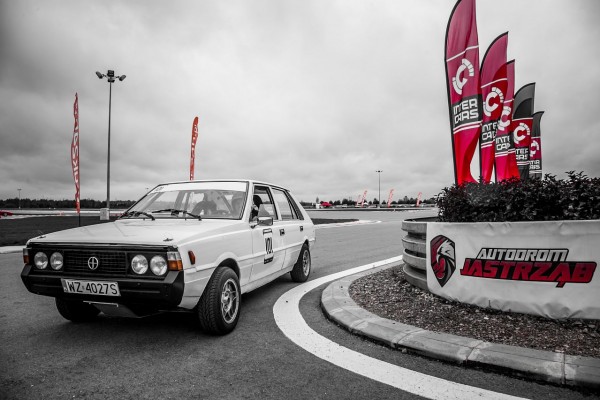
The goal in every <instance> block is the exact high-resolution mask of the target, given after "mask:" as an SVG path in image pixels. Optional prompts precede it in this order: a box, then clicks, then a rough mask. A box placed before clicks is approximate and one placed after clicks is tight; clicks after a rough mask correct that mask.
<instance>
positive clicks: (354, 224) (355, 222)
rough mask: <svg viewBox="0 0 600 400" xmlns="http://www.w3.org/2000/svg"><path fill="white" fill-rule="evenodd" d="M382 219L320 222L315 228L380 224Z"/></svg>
mask: <svg viewBox="0 0 600 400" xmlns="http://www.w3.org/2000/svg"><path fill="white" fill-rule="evenodd" d="M380 223H381V221H373V220H369V219H359V220H358V221H352V222H337V223H332V224H319V225H315V229H327V228H338V227H340V226H356V225H370V224H380Z"/></svg>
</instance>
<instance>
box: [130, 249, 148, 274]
mask: <svg viewBox="0 0 600 400" xmlns="http://www.w3.org/2000/svg"><path fill="white" fill-rule="evenodd" d="M131 269H132V270H133V272H135V273H136V274H138V275H143V274H145V273H146V271H148V260H146V257H144V256H143V255H141V254H138V255H137V256H135V257H133V259H132V260H131Z"/></svg>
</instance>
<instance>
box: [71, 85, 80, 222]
mask: <svg viewBox="0 0 600 400" xmlns="http://www.w3.org/2000/svg"><path fill="white" fill-rule="evenodd" d="M73 117H74V118H75V125H74V126H73V140H72V141H71V168H72V169H73V180H74V181H75V207H76V208H77V214H79V212H80V211H81V208H80V197H79V196H80V193H79V101H78V97H77V93H75V103H73Z"/></svg>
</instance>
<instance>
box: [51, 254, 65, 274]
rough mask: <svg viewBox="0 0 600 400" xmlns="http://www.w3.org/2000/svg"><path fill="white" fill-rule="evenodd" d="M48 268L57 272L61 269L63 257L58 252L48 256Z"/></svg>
mask: <svg viewBox="0 0 600 400" xmlns="http://www.w3.org/2000/svg"><path fill="white" fill-rule="evenodd" d="M50 267H52V269H53V270H55V271H58V270H59V269H61V268H62V267H63V256H62V254H60V253H59V252H56V253H52V255H51V256H50Z"/></svg>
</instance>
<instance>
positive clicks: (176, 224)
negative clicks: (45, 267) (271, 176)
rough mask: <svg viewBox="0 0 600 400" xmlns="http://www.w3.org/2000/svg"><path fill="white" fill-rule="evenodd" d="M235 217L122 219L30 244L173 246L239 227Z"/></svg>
mask: <svg viewBox="0 0 600 400" xmlns="http://www.w3.org/2000/svg"><path fill="white" fill-rule="evenodd" d="M244 225H245V226H247V224H246V223H244V222H242V221H239V220H215V219H213V220H210V219H204V220H202V221H198V220H195V219H187V220H184V219H156V220H155V221H152V220H149V219H123V220H117V221H114V222H106V223H100V224H96V225H88V226H83V227H80V228H73V229H67V230H64V231H58V232H53V233H48V234H45V235H41V236H38V237H35V238H33V239H30V241H29V242H28V244H33V243H68V244H75V243H82V244H92V243H93V244H107V245H112V244H117V245H118V244H141V245H159V246H165V245H169V246H177V245H180V244H184V243H186V242H189V241H191V240H197V239H200V238H201V237H204V238H207V237H210V236H214V235H219V234H223V233H225V232H230V231H233V230H238V229H242V228H243V226H244Z"/></svg>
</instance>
